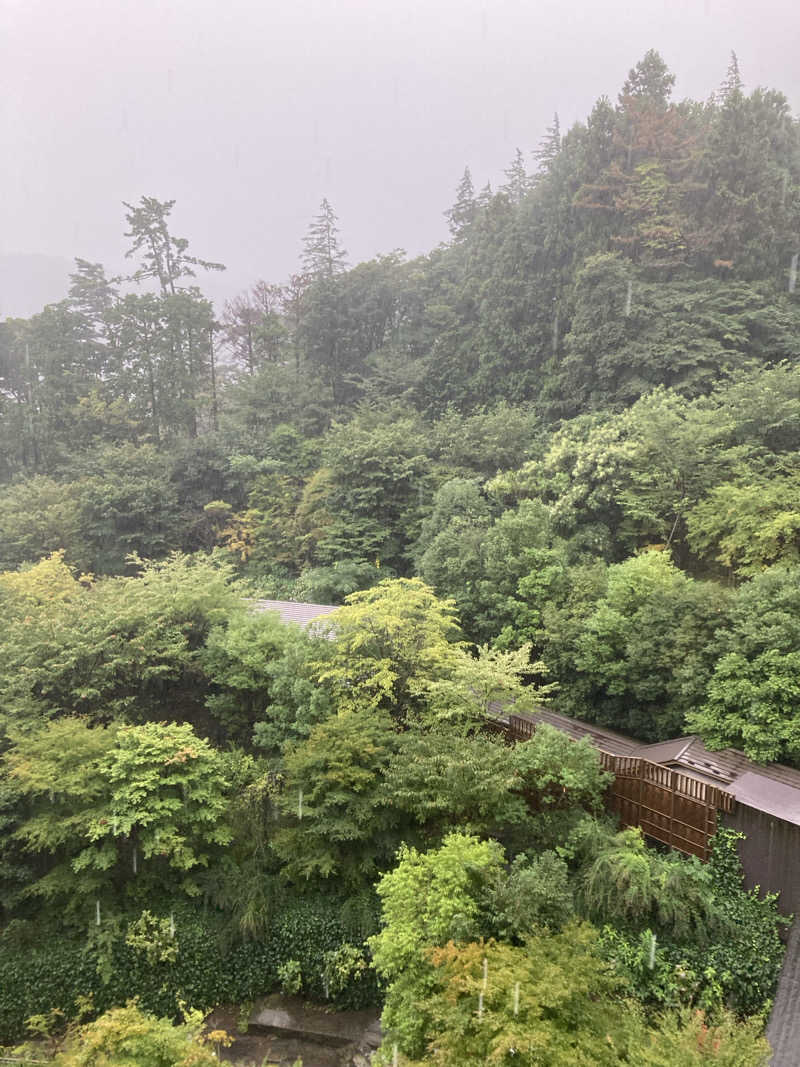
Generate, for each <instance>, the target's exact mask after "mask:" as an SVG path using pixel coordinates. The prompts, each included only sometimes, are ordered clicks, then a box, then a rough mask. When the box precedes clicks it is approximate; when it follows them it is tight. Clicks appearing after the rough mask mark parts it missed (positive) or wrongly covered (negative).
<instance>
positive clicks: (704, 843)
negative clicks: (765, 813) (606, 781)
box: [506, 715, 734, 860]
mask: <svg viewBox="0 0 800 1067" xmlns="http://www.w3.org/2000/svg"><path fill="white" fill-rule="evenodd" d="M506 730H507V733H508V736H509V738H510V739H511V740H514V741H526V740H527V739H528V738H530V737H533V734H534V732H535V730H536V723H535V722H533V721H532V720H531V719H523V718H521V717H520V716H517V715H509V717H508V725H507V727H506ZM598 754H599V756H600V762H601V763H602V765H603V767H604V768H605V769H606V770H607V771H610V772H611V773H612V774H613V775H614V781H613V782H612V783H611V785H610V786H609V787H608V792H607V793H606V805H607V807H608V808H609V810H611V811H613V812H614V813H615V814H616V815H618V816H619V820H620V824H621V825H622V826H639V827H641V829H642V832H643V833H645V834H646V835H647V836H648V837H651V838H653V839H654V840H655V841H660V842H662V843H663V844H665V845H669V846H670V847H671V848H675V849H677V850H678V851H679V852H684V853H686V854H687V855H689V856H699V857H700V859H702V860H707V859H708V856H709V850H710V841H711V838H712V837H713V836H714V833H715V832H716V829H717V815H718V812H720V811H725V812H730V811H732V810H733V804H734V798H733V796H732V795H731V794H730V793H726V792H724V790H722V789H720V788H719V787H718V786H715V785H712V784H711V783H709V782H702V781H700V780H699V779H697V778H692V777H691V776H690V775H688V774H682V773H681V772H680V771H675V770H673V769H672V768H670V767H663V766H662V765H661V764H660V763H651V762H650V761H649V760H645V759H640V758H639V757H638V756H612V755H610V754H609V753H607V752H599V753H598Z"/></svg>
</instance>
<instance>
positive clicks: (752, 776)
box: [520, 708, 800, 826]
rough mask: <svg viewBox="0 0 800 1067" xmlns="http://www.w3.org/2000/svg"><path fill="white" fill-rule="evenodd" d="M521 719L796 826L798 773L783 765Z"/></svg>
mask: <svg viewBox="0 0 800 1067" xmlns="http://www.w3.org/2000/svg"><path fill="white" fill-rule="evenodd" d="M520 717H521V718H527V719H531V720H533V721H534V722H547V723H550V725H551V726H555V727H557V728H558V729H559V730H562V731H563V732H564V733H566V734H569V736H570V737H573V738H575V739H576V740H577V739H580V738H582V737H588V738H589V740H590V741H591V742H592V744H593V745H594V746H595V747H596V748H598V749H600V751H601V752H608V753H610V754H611V755H614V756H632V757H637V758H639V759H646V760H649V761H650V763H658V764H660V765H661V766H663V767H672V768H673V769H675V770H679V771H681V773H682V774H686V775H689V776H690V777H692V778H697V779H698V780H699V781H702V782H709V783H710V784H712V785H716V786H718V787H719V788H720V789H723V790H724V791H725V792H727V793H731V794H732V795H733V796H734V797H735V798H736V800H737V801H738V802H739V803H740V804H746V805H747V806H748V807H751V808H755V809H756V810H757V811H763V812H765V813H766V814H767V815H772V816H774V817H775V818H778V819H783V820H784V821H785V822H789V823H793V824H794V825H795V826H800V771H798V770H795V769H794V768H793V767H786V766H784V765H783V764H781V763H768V764H760V763H755V762H754V761H753V760H751V759H748V757H747V756H745V754H744V753H743V752H739V751H738V749H735V748H723V749H720V750H719V751H718V752H713V751H711V749H708V748H706V746H705V745H704V744H703V742H702V741H701V740H700V738H699V737H696V736H694V735H690V736H688V737H676V738H673V739H671V740H669V741H660V742H657V743H656V744H653V745H646V744H643V743H642V742H641V741H635V740H634V739H633V738H630V737H625V736H624V735H623V734H618V733H615V732H614V731H613V730H606V729H604V728H603V727H600V726H595V725H594V723H587V722H582V721H581V720H580V719H571V718H570V717H569V716H567V715H560V714H558V713H557V712H554V711H550V710H549V709H546V708H541V709H539V710H537V711H535V712H532V713H525V712H522V713H520Z"/></svg>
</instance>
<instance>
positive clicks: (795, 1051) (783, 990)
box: [767, 919, 800, 1067]
mask: <svg viewBox="0 0 800 1067" xmlns="http://www.w3.org/2000/svg"><path fill="white" fill-rule="evenodd" d="M767 1038H768V1040H769V1043H770V1044H771V1045H772V1059H771V1060H770V1063H771V1067H800V920H797V919H795V921H794V923H793V924H792V929H791V931H790V933H789V942H788V944H787V946H786V955H785V956H784V958H783V968H782V970H781V976H780V978H779V979H778V991H777V993H776V994H775V1003H774V1005H773V1007H772V1014H771V1015H770V1017H769V1023H768V1024H767Z"/></svg>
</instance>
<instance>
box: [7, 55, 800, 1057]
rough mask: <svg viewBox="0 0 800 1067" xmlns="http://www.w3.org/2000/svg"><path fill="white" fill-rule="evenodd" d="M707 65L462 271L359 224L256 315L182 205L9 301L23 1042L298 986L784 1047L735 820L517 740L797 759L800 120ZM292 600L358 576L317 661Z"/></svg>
mask: <svg viewBox="0 0 800 1067" xmlns="http://www.w3.org/2000/svg"><path fill="white" fill-rule="evenodd" d="M715 80H716V79H715V75H714V73H713V72H710V73H709V83H710V84H712V83H713V82H714V81H715ZM673 88H674V78H673V76H672V75H671V74H670V73H669V71H668V69H667V68H666V66H665V64H664V63H663V61H662V59H661V57H660V56H659V55H658V54H657V53H656V52H652V51H651V52H648V53H647V55H645V57H644V58H643V59H642V60H641V61H640V62H639V63H638V64H637V65H636V66H635V67H634V68H633V69H632V70H631V71H630V73H629V75H628V77H627V79H626V80H625V82H624V84H623V86H622V89H621V91H620V94H619V97H618V99H617V101H616V102H613V101H610V100H609V99H607V98H605V97H603V98H601V99H600V100H598V102H597V103H596V105H595V106H594V108H593V110H592V112H591V114H590V115H589V116H588V118H587V119H586V121H585V123H578V124H576V125H575V126H573V127H572V128H571V129H569V130H568V131H566V132H565V133H563V134H562V133H561V131H560V129H559V124H558V119H557V118H556V119H555V120H554V123H553V125H552V126H551V127H550V129H549V130H548V131H547V132H546V134H545V136H544V137H543V139H542V140H541V143H540V144H539V146H538V148H537V149H536V150H535V151H534V152H532V153H528V152H525V153H523V152H521V151H520V152H517V154H516V156H515V158H514V159H513V160H512V161H511V162H510V164H509V167H508V170H507V172H506V174H507V181H506V182H505V184H504V185H503V186H502V187H501V188H500V189H499V190H497V191H494V190H492V189H490V188H489V187H488V186H487V187H485V188H483V189H481V190H479V191H476V189H475V188H474V187H473V183H472V178H471V175H470V172H469V170H466V171H465V172H464V175H463V177H462V179H461V181H460V182H459V184H458V187H457V194H456V200H455V203H454V204H453V205H452V207H451V208H450V209H449V211H448V212H447V217H448V221H449V224H450V231H451V239H450V240H449V241H448V242H447V243H445V244H443V245H441V246H439V247H437V248H436V249H434V250H433V251H431V252H430V253H429V254H428V255H425V256H422V257H420V258H417V259H413V260H408V259H407V258H406V257H405V255H404V254H403V253H402V252H401V251H399V250H396V251H392V252H389V253H387V254H386V255H383V256H380V257H378V258H377V259H375V260H372V261H370V262H365V263H360V264H357V265H350V264H348V262H347V253H346V252H345V250H344V247H343V245H344V240H345V238H344V236H342V235H340V233H339V230H338V221H337V218H336V215H335V213H334V211H333V208H332V207H331V206H330V204H328V202H327V201H324V202H323V204H322V207H321V209H320V213H319V215H318V216H317V217H315V218H314V219H313V221H312V223H311V225H310V227H309V230H308V232H307V234H306V237H305V241H304V246H303V247H304V254H303V267H302V271H301V273H298V274H296V275H293V276H292V277H290V278H289V280H288V281H286V282H280V283H279V282H267V281H258V282H255V283H254V285H253V286H252V288H251V289H250V290H248V291H247V292H244V293H242V294H241V295H240V296H239V297H238V298H237V299H235V300H233V301H231V302H230V303H229V304H227V305H226V306H225V307H224V308H216V309H215V308H214V307H213V306H212V305H211V303H210V302H209V301H208V300H207V299H205V298H204V296H203V294H202V277H203V274H204V272H206V271H208V270H220V269H224V268H223V267H222V265H221V264H218V263H215V262H212V261H209V260H205V259H203V258H200V257H199V256H197V255H195V254H194V250H193V249H192V248H191V247H190V244H189V242H188V241H187V240H186V239H185V238H183V237H178V236H176V235H175V234H174V233H173V231H172V228H171V219H170V214H171V210H172V207H173V202H172V201H159V200H157V199H155V198H153V197H148V196H143V197H142V198H141V200H140V201H138V202H137V203H132V204H126V205H124V208H123V209H122V215H124V220H125V224H126V229H125V234H124V238H123V241H124V242H125V244H124V247H125V249H126V254H127V255H128V257H129V258H130V260H131V264H132V270H131V277H129V278H125V279H123V278H111V277H108V276H107V275H106V272H105V271H104V269H103V267H102V265H100V264H97V263H91V262H88V261H86V260H84V259H77V260H76V266H75V271H74V273H73V275H72V279H71V286H70V289H69V292H68V294H67V295H66V296H65V298H64V300H63V301H61V302H60V303H57V304H51V305H48V306H47V307H46V308H44V309H43V310H42V311H41V313H40V314H38V315H35V316H33V317H32V318H30V319H28V320H21V319H13V320H7V321H6V322H4V323H2V324H0V478H1V479H2V487H0V570H1V571H2V572H3V573H2V574H0V610H2V616H3V619H4V629H3V634H2V640H0V746H1V748H2V759H3V761H4V774H3V778H2V781H1V782H0V827H2V840H0V883H1V884H2V893H1V894H0V900H1V901H2V903H1V904H0V926H2V941H3V943H4V944H5V946H6V950H5V951H4V956H3V960H0V1042H2V1041H4V1040H5V1041H12V1040H16V1039H17V1038H18V1037H20V1036H21V1034H22V1032H23V1029H24V1027H23V1022H24V1019H25V1018H26V1017H27V1016H30V1015H34V1014H37V1013H42V1012H43V1013H47V1012H50V1011H51V1010H52V1009H55V1008H58V1009H60V1010H61V1011H63V1012H65V1013H66V1014H67V1015H68V1016H70V1017H73V1018H74V1017H76V1015H77V1008H76V1004H77V1002H78V1001H79V1000H80V998H81V997H82V996H85V995H86V994H88V993H91V994H92V995H93V997H94V1002H93V1009H92V1010H93V1011H94V1012H95V1013H96V1012H98V1011H102V1010H105V1009H106V1008H110V1007H112V1006H113V1005H119V1004H122V1003H124V1000H125V998H126V997H127V996H129V995H131V993H138V994H139V995H140V996H141V998H142V1005H143V1007H144V1008H146V1009H147V1010H148V1011H153V1012H156V1013H157V1014H160V1015H164V1016H172V1015H174V1014H175V1012H176V1010H177V1004H178V1002H179V1001H182V1002H183V1003H185V1004H187V1005H189V1006H193V1007H198V1008H203V1009H206V1008H209V1007H211V1006H213V1005H214V1004H215V1003H219V1002H221V1001H225V1000H228V1001H236V1000H238V1001H246V1000H248V999H252V997H253V996H256V995H258V994H260V993H263V992H267V991H269V990H270V989H272V988H278V987H279V986H280V987H282V988H284V989H286V990H287V991H298V990H301V989H302V990H303V991H304V992H305V993H307V994H308V995H310V996H313V997H317V998H320V997H323V996H325V997H326V998H327V997H330V998H331V999H333V1000H334V1001H335V1002H336V1003H338V1004H340V1005H351V1006H352V1005H359V1004H366V1003H374V1002H376V1001H377V1000H379V999H385V1005H386V1006H385V1014H384V1025H385V1027H386V1028H387V1033H388V1034H389V1037H388V1038H387V1044H386V1046H385V1049H384V1052H385V1055H386V1057H387V1058H386V1061H385V1062H391V1056H392V1054H393V1046H394V1045H397V1046H399V1052H400V1056H401V1059H400V1062H402V1063H412V1062H414V1063H423V1062H424V1063H442V1064H452V1063H456V1062H457V1063H460V1064H468V1063H475V1064H476V1065H477V1064H483V1063H487V1062H497V1063H506V1062H509V1063H510V1062H512V1059H513V1062H514V1063H518V1062H520V1063H521V1062H525V1063H530V1064H540V1063H547V1064H553V1065H557V1064H558V1065H560V1064H564V1065H566V1064H574V1063H578V1062H586V1063H590V1062H591V1063H637V1064H644V1063H651V1064H653V1065H656V1064H668V1063H669V1064H684V1063H685V1064H694V1063H700V1062H705V1060H704V1059H702V1060H701V1058H700V1056H701V1053H702V1049H701V1051H700V1052H698V1051H697V1050H698V1049H699V1048H700V1047H701V1045H702V1041H703V1040H704V1038H703V1035H704V1034H706V1033H707V1032H709V1031H707V1030H706V1029H703V1028H704V1027H707V1026H710V1027H712V1029H713V1035H712V1037H711V1038H709V1040H712V1039H713V1040H715V1041H717V1042H718V1045H717V1046H716V1047H717V1048H718V1049H721V1050H722V1051H723V1052H725V1050H728V1049H729V1050H730V1051H729V1052H728V1053H727V1054H728V1055H729V1057H730V1058H729V1059H723V1058H720V1057H718V1059H719V1062H720V1063H730V1064H734V1063H742V1064H751V1063H752V1064H756V1063H759V1062H761V1060H760V1059H759V1056H760V1055H761V1054H762V1051H763V1050H762V1046H761V1044H760V1038H759V1036H758V1035H759V1031H760V1022H759V1017H758V1013H759V1012H760V1011H761V1010H762V1009H763V1008H764V1005H765V1004H766V1003H768V998H769V997H770V995H771V992H772V989H773V985H774V980H775V975H776V973H777V967H778V965H779V961H780V952H781V950H780V942H779V940H778V935H777V919H776V911H775V902H774V901H769V900H768V901H767V902H766V903H764V902H759V901H758V900H757V898H756V897H755V896H753V895H749V894H746V893H744V892H743V891H742V890H741V888H740V876H739V875H738V873H737V868H736V861H735V843H734V842H733V841H732V840H731V838H730V837H726V836H725V835H721V836H720V839H719V840H718V842H717V847H716V850H715V857H714V860H713V861H712V863H711V864H709V865H708V866H703V865H701V864H700V863H699V862H695V861H691V862H690V861H688V860H683V859H679V858H677V856H675V855H671V856H665V855H661V854H658V853H655V852H651V851H650V850H648V849H646V848H645V846H644V844H643V842H642V840H641V837H640V836H637V834H636V833H635V832H633V831H625V832H622V833H618V832H616V831H615V830H614V828H613V827H611V826H609V825H607V824H606V823H605V822H604V820H603V819H602V818H600V816H599V812H600V797H601V794H602V790H603V788H604V782H605V776H604V773H603V772H602V771H601V769H600V767H599V764H598V762H597V758H596V756H595V755H594V754H593V752H592V750H591V749H590V748H588V747H584V746H583V745H582V744H581V745H577V744H574V743H573V742H571V741H567V740H566V739H563V738H561V737H560V736H559V735H557V734H556V733H555V732H550V731H548V730H547V729H545V728H542V729H540V730H539V731H538V732H537V735H536V736H535V738H534V739H533V740H531V741H529V742H525V743H524V744H520V745H518V746H517V747H516V748H514V749H513V750H506V749H505V748H504V747H503V746H502V745H501V744H500V743H499V742H497V741H496V740H495V739H494V738H491V737H487V736H485V735H484V734H483V733H482V732H481V729H480V723H481V720H482V716H483V714H484V712H485V710H486V707H487V706H488V702H489V701H490V700H493V699H505V700H512V699H513V700H517V701H520V702H522V704H524V702H525V701H529V702H534V701H538V700H549V701H551V702H552V703H553V704H554V706H556V707H558V708H559V709H560V710H563V711H565V712H567V713H570V714H574V715H576V716H578V717H580V718H583V719H588V720H591V721H596V722H599V723H602V724H605V725H609V726H612V727H614V728H617V729H619V730H621V731H624V732H626V733H629V734H631V735H633V736H635V737H638V738H642V739H646V740H660V739H664V738H668V737H673V736H676V735H678V734H680V733H682V732H685V731H691V732H695V733H698V734H700V735H701V736H702V738H703V739H704V740H705V742H706V743H707V744H708V745H709V746H710V747H715V746H716V747H723V746H729V745H732V746H735V747H737V748H741V749H743V750H744V751H745V752H746V753H747V754H748V755H750V756H751V757H753V758H755V759H757V760H762V761H766V760H782V761H784V762H788V763H791V764H794V765H795V766H800V712H799V711H798V698H799V697H800V683H798V677H800V671H799V668H800V504H799V503H798V494H799V492H800V459H799V458H798V457H799V456H800V289H798V285H797V270H798V252H800V195H799V194H800V122H798V120H797V119H796V118H794V117H793V115H792V113H791V111H790V108H789V104H788V102H787V100H786V99H785V97H784V96H782V95H781V93H780V92H777V91H774V90H771V89H769V90H768V89H762V88H756V89H754V90H752V91H750V90H748V89H746V88H745V87H744V85H743V84H742V80H741V77H740V74H739V70H738V65H737V63H736V59H735V57H733V59H732V62H731V66H730V68H729V70H728V72H727V74H726V76H725V79H724V81H723V83H722V85H721V86H720V87H719V88H718V89H717V90H716V91H715V92H714V93H713V94H712V95H711V96H710V97H709V98H708V100H706V101H703V102H698V101H692V100H682V101H680V102H678V101H676V100H674V99H673ZM201 251H202V252H203V253H205V252H206V251H207V250H205V249H201ZM208 252H209V253H213V250H208ZM351 594H354V595H352V596H351ZM253 596H266V597H280V598H293V599H298V600H307V601H312V602H317V603H335V604H343V603H344V601H345V599H346V598H349V599H348V603H347V604H346V605H345V606H343V607H341V608H340V610H339V611H338V612H337V613H336V614H335V615H334V616H331V621H332V626H333V631H334V633H335V640H331V641H322V640H320V639H319V638H314V637H313V636H310V635H308V634H306V633H305V632H302V631H300V630H299V629H296V628H293V627H287V626H285V625H283V624H282V623H280V622H279V621H278V620H277V619H276V618H275V617H273V616H271V615H257V614H254V613H253V612H252V611H251V610H250V609H249V607H248V606H247V604H246V600H245V599H244V598H247V597H253ZM398 850H399V851H398ZM464 872H467V873H464ZM376 886H377V895H376V892H375V887H376ZM622 888H624V890H625V891H624V892H622V891H621V889H622ZM521 902H523V903H521ZM379 913H380V919H379ZM87 930H88V941H87V933H86V931H87ZM176 931H177V933H176ZM50 937H52V938H53V941H52V943H50V942H48V947H47V948H45V947H44V945H45V942H46V941H47V939H48V938H50ZM43 939H44V940H43ZM365 939H366V940H365ZM177 946H179V947H177ZM220 946H222V948H220ZM484 959H488V960H489V963H488V967H489V969H490V972H491V974H496V975H498V976H501V977H498V979H497V983H498V984H497V985H496V986H491V988H490V989H489V990H487V986H486V978H485V977H484V979H483V987H482V989H481V1012H482V1011H483V1005H484V1000H483V994H484V992H485V993H486V1002H485V1003H486V1010H487V1012H489V1014H490V1018H491V1026H488V1025H487V1026H483V1027H475V1026H473V1025H472V1023H471V1022H470V1021H469V1020H470V1018H471V1013H472V1010H473V1007H474V1005H473V1004H472V1000H473V999H475V998H477V996H478V991H479V988H481V978H480V973H481V967H482V966H485V964H484V963H483V961H484ZM565 960H567V961H569V960H572V961H573V964H574V966H572V967H569V966H566V965H565V962H564V961H565ZM574 961H578V963H577V964H575V963H574ZM542 974H546V975H548V976H549V977H548V979H547V981H545V979H543V978H542V977H541V976H542ZM576 974H579V975H580V976H581V977H580V981H578V980H577V979H576V977H575V975H576ZM476 976H477V977H476ZM520 983H522V986H523V991H522V993H520ZM515 984H516V993H514V988H515ZM473 992H474V997H473ZM520 997H521V998H522V999H521V1000H520ZM548 997H550V998H551V999H550V1001H548ZM76 998H77V999H76ZM421 1002H424V1003H425V1004H426V1005H427V1007H426V1010H425V1012H420V1011H419V1004H420V1003H421ZM544 1002H547V1004H548V1006H547V1009H546V1010H544V1009H543V1008H542V1004H543V1003H544ZM512 1003H513V1004H514V1005H515V1007H514V1008H513V1012H512V1010H511V1004H512ZM690 1008H694V1009H700V1010H701V1011H702V1012H705V1013H706V1016H705V1017H703V1016H702V1015H690V1014H687V1013H688V1011H689V1009H690ZM662 1009H667V1010H668V1012H669V1013H668V1014H667V1015H666V1016H660V1017H659V1018H658V1019H656V1018H655V1015H654V1014H653V1013H654V1011H655V1010H662ZM90 1014H91V1012H90ZM748 1015H750V1016H754V1021H752V1022H749V1023H746V1022H741V1018H742V1017H744V1016H748ZM737 1016H738V1017H739V1019H738V1021H737ZM481 1019H482V1015H481ZM577 1019H580V1020H581V1021H580V1023H579V1024H578V1023H577V1022H576V1021H575V1020H577ZM704 1019H705V1021H704ZM51 1021H52V1020H51ZM119 1025H120V1026H122V1025H123V1023H122V1022H120V1023H119ZM701 1030H702V1032H701ZM533 1033H535V1034H536V1038H535V1041H534V1039H533V1038H532V1037H531V1034H533ZM698 1035H700V1036H698ZM73 1036H74V1035H73ZM390 1039H391V1040H390ZM536 1042H540V1044H538V1045H537V1044H536ZM751 1047H752V1052H749V1051H748V1050H749V1049H750V1048H751ZM513 1048H518V1049H523V1050H524V1049H526V1048H527V1049H528V1052H527V1053H525V1055H527V1056H528V1058H527V1059H522V1058H521V1057H520V1056H519V1055H518V1056H516V1058H513V1057H514V1054H513V1053H512V1052H511V1051H509V1050H511V1049H513ZM759 1050H762V1051H759ZM67 1054H68V1053H66V1052H65V1053H63V1055H65V1056H66V1055H67ZM76 1055H77V1054H76ZM198 1055H199V1053H198ZM737 1055H740V1056H743V1057H746V1056H748V1055H749V1056H750V1058H749V1059H747V1058H738V1059H737V1058H735V1057H736V1056H737ZM648 1056H649V1057H650V1058H645V1057H648ZM681 1056H683V1058H682V1059H681V1058H680V1057H681ZM426 1057H427V1058H426ZM509 1057H512V1058H509ZM63 1062H64V1063H65V1064H66V1063H67V1062H69V1063H70V1064H72V1063H74V1064H76V1065H77V1064H79V1063H80V1064H83V1063H84V1062H86V1063H88V1062H89V1061H88V1060H86V1061H84V1060H80V1059H74V1060H73V1059H70V1060H66V1059H65V1060H64V1061H63ZM92 1062H93V1061H92ZM170 1062H171V1061H170ZM176 1062H178V1061H176ZM197 1062H198V1063H200V1062H203V1061H201V1060H197Z"/></svg>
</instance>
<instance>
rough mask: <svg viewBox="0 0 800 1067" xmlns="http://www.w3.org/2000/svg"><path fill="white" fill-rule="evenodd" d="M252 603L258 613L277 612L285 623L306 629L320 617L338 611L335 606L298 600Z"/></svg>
mask: <svg viewBox="0 0 800 1067" xmlns="http://www.w3.org/2000/svg"><path fill="white" fill-rule="evenodd" d="M251 603H252V605H253V608H254V609H255V610H256V611H277V613H278V614H279V615H280V617H281V619H282V620H283V622H294V623H297V625H298V626H304V627H307V626H309V624H310V623H312V622H315V621H316V620H317V619H318V618H320V616H322V615H330V613H331V612H332V611H336V605H335V604H302V603H300V602H299V601H296V600H253V601H251Z"/></svg>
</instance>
